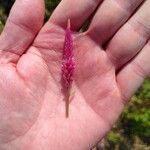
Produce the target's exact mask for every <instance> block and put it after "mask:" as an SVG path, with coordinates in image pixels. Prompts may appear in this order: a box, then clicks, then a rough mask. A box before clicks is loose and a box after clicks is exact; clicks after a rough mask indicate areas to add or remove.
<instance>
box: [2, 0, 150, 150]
mask: <svg viewBox="0 0 150 150" xmlns="http://www.w3.org/2000/svg"><path fill="white" fill-rule="evenodd" d="M86 1H87V2H86V3H85V1H84V0H80V1H69V0H63V1H62V2H61V3H60V5H59V6H58V7H57V8H56V10H55V11H54V13H53V15H52V16H51V18H50V20H49V21H48V22H47V23H46V24H45V25H44V26H43V27H42V23H43V18H44V2H43V0H38V1H34V0H26V1H25V0H17V1H16V2H15V4H14V6H13V8H12V10H11V13H10V16H9V18H8V20H7V23H6V26H5V28H4V31H3V32H2V34H1V36H0V120H1V122H0V149H2V150H3V149H4V150H26V149H30V150H49V149H52V150H58V149H60V150H64V149H65V150H88V149H91V148H92V147H93V146H94V145H95V144H96V143H97V142H98V141H99V140H101V139H102V138H103V137H104V136H105V135H106V133H107V132H108V131H109V130H110V129H111V127H112V125H113V123H114V122H115V121H116V120H117V118H118V116H119V115H120V113H121V111H122V109H123V107H124V104H125V103H126V102H127V101H128V100H129V98H130V97H131V96H132V95H133V93H134V92H135V91H136V90H137V88H138V87H139V86H140V84H141V83H142V81H143V80H144V78H145V77H146V76H147V75H148V74H149V72H150V65H149V64H150V60H149V57H150V51H149V44H148V42H147V41H148V40H149V35H150V30H149V28H150V23H149V22H150V19H149V15H150V11H149V9H147V8H150V2H149V1H146V2H144V3H143V5H142V4H141V3H142V1H143V0H136V1H132V2H131V1H130V0H127V1H123V0H121V1H119V0H111V1H110V0H104V2H103V3H101V4H100V2H101V0H97V1H91V0H86ZM98 5H100V6H99V7H98V9H97V11H96V13H95V15H94V17H93V19H92V22H91V23H90V26H89V28H88V30H87V31H86V32H80V33H79V32H76V31H78V30H79V28H80V27H81V26H82V24H83V23H84V22H85V21H86V19H87V18H88V17H89V16H90V15H91V14H92V13H93V12H94V11H95V9H96V8H97V6H98ZM140 5H141V7H140V8H139V10H138V11H137V12H136V13H135V14H133V12H134V10H135V9H136V8H137V7H138V6H140ZM131 15H132V17H131ZM129 17H131V18H130V19H129V20H128V18H129ZM68 18H70V19H71V27H72V30H73V31H74V32H73V41H74V53H75V62H76V69H75V74H74V82H73V88H72V92H73V97H72V101H71V103H70V109H69V118H66V116H65V101H64V95H63V93H62V87H61V64H62V53H63V44H64V33H65V28H66V24H67V19H68ZM127 20H128V21H127ZM126 21H127V22H126ZM125 22H126V23H125ZM112 37H113V38H112ZM108 41H109V42H108Z"/></svg>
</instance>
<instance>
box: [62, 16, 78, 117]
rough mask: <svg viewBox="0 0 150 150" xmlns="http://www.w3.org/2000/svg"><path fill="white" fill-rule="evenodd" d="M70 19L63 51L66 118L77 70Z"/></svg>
mask: <svg viewBox="0 0 150 150" xmlns="http://www.w3.org/2000/svg"><path fill="white" fill-rule="evenodd" d="M70 27H71V25H70V19H68V25H67V28H66V31H65V41H64V51H63V63H62V79H63V85H64V88H65V91H66V93H67V94H65V95H66V117H68V116H69V99H70V89H71V85H72V81H73V73H74V68H75V62H74V53H73V40H72V33H71V30H70Z"/></svg>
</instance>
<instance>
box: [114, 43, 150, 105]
mask: <svg viewBox="0 0 150 150" xmlns="http://www.w3.org/2000/svg"><path fill="white" fill-rule="evenodd" d="M148 75H150V42H149V44H147V45H146V46H145V47H144V48H143V50H142V51H141V52H140V53H139V54H138V55H137V57H135V59H134V60H133V61H131V62H130V63H129V64H128V65H127V66H126V67H124V68H123V69H122V70H121V71H120V73H119V74H118V76H117V81H118V84H119V87H120V91H121V93H122V97H123V100H124V101H125V102H127V101H128V100H129V98H130V97H131V96H132V95H133V94H134V93H135V91H136V90H137V89H138V88H139V87H140V85H141V84H142V82H143V81H144V79H145V78H146V77H147V76H148Z"/></svg>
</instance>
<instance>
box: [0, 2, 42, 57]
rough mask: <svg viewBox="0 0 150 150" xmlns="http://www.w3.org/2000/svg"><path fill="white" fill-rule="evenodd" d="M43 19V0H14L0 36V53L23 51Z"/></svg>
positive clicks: (20, 52)
mask: <svg viewBox="0 0 150 150" xmlns="http://www.w3.org/2000/svg"><path fill="white" fill-rule="evenodd" d="M43 20H44V1H43V0H16V2H15V4H14V6H13V7H12V9H11V12H10V15H9V17H8V20H7V23H6V26H5V28H4V30H3V32H2V34H1V36H0V51H1V53H4V52H10V53H12V54H17V55H21V54H22V53H24V51H25V50H26V48H27V47H28V46H29V45H30V44H31V42H32V41H33V39H34V38H35V36H36V34H37V32H38V31H39V30H40V28H41V27H42V24H43ZM0 57H2V56H0Z"/></svg>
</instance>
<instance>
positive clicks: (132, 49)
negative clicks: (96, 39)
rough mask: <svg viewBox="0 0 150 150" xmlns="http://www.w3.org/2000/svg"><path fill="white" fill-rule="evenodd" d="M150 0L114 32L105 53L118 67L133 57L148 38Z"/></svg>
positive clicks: (149, 34) (149, 29) (149, 33)
mask: <svg viewBox="0 0 150 150" xmlns="http://www.w3.org/2000/svg"><path fill="white" fill-rule="evenodd" d="M149 9H150V1H146V2H145V3H144V4H143V6H142V7H141V8H140V9H139V10H138V11H137V13H136V14H135V15H134V16H133V17H132V18H131V19H130V20H129V21H128V22H127V23H126V24H125V25H124V26H123V27H122V28H121V29H120V30H119V31H118V33H116V35H115V36H114V38H113V39H112V41H111V42H110V44H109V46H108V48H107V54H108V55H109V57H110V59H111V60H112V62H113V63H114V64H115V65H116V68H117V69H118V68H119V67H120V66H122V65H124V64H125V63H126V62H128V61H129V60H130V59H131V58H132V57H134V56H135V55H136V54H137V53H138V52H139V51H140V50H141V49H142V48H143V47H144V45H145V44H146V42H147V41H148V39H149V38H150V17H149V16H150V11H149Z"/></svg>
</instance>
